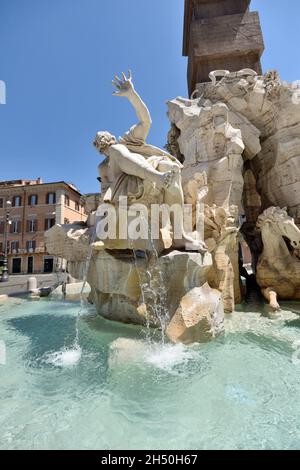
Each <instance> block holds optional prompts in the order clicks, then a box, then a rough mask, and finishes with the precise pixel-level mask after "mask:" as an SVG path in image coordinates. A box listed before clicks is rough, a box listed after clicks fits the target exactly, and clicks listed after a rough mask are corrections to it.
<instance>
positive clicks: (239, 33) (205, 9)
mask: <svg viewBox="0 0 300 470" xmlns="http://www.w3.org/2000/svg"><path fill="white" fill-rule="evenodd" d="M250 2H251V0H185V19H184V35H183V55H184V56H188V87H189V92H190V94H191V93H192V92H193V91H194V90H195V88H196V85H197V83H203V82H207V81H209V78H208V75H209V73H210V72H211V71H212V70H220V69H221V70H229V71H230V72H235V71H238V70H241V69H243V68H251V69H253V70H255V71H257V72H258V73H261V63H260V58H261V55H262V53H263V51H264V41H263V35H262V31H261V26H260V20H259V15H258V13H257V12H250V11H249V4H250Z"/></svg>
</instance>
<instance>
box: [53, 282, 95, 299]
mask: <svg viewBox="0 0 300 470" xmlns="http://www.w3.org/2000/svg"><path fill="white" fill-rule="evenodd" d="M90 292H91V288H90V286H89V285H88V284H85V286H84V285H83V282H73V283H72V284H66V286H65V291H64V289H63V287H62V286H61V285H60V286H58V287H57V288H56V289H54V290H53V291H52V292H51V294H50V297H51V298H52V299H58V300H61V299H62V298H63V299H64V300H66V301H68V302H78V301H80V300H81V299H82V298H87V297H88V296H89V294H90Z"/></svg>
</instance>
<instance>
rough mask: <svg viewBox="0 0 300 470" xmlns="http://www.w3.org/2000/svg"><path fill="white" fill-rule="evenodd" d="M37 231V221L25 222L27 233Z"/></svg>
mask: <svg viewBox="0 0 300 470" xmlns="http://www.w3.org/2000/svg"><path fill="white" fill-rule="evenodd" d="M36 231H37V220H36V219H29V220H27V232H36Z"/></svg>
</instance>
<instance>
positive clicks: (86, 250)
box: [46, 69, 300, 344]
mask: <svg viewBox="0 0 300 470" xmlns="http://www.w3.org/2000/svg"><path fill="white" fill-rule="evenodd" d="M209 77H210V82H209V83H204V84H199V85H197V89H196V92H195V93H193V97H192V99H186V98H181V97H178V98H176V99H174V100H172V101H170V102H169V103H168V115H169V118H170V121H171V129H170V132H169V135H168V144H167V146H166V149H167V150H162V149H158V148H156V147H154V146H152V145H149V144H147V143H146V138H147V135H148V132H149V130H150V126H151V117H150V113H149V111H148V109H147V107H146V105H145V104H144V102H143V101H142V99H141V98H140V96H139V95H138V93H137V91H136V90H135V88H134V85H133V81H132V76H131V72H130V73H129V76H128V77H127V76H126V75H125V74H123V77H122V79H119V78H118V77H116V78H115V80H114V82H113V84H114V86H115V88H116V91H115V92H114V95H115V96H121V97H126V98H127V99H128V100H129V101H130V103H131V104H132V105H133V107H134V108H135V110H136V113H137V117H138V121H139V122H138V124H136V125H135V126H133V127H132V128H131V129H130V130H129V131H128V132H127V133H126V134H125V135H124V137H123V138H120V139H119V141H117V139H116V138H115V137H114V136H113V135H112V134H110V133H109V132H98V133H97V135H96V137H95V140H94V145H95V147H96V149H97V150H98V151H99V152H100V153H102V154H103V155H104V156H105V159H104V161H103V162H102V163H101V164H100V165H99V173H100V178H101V182H102V194H101V195H94V196H87V197H86V199H85V204H86V209H87V212H88V214H89V216H88V221H87V223H86V225H85V226H83V225H82V224H79V225H76V224H75V225H72V226H68V225H65V226H59V225H57V226H55V227H53V228H52V229H51V230H50V231H48V233H47V235H46V236H47V248H48V251H49V253H51V254H54V255H56V256H59V257H61V258H65V259H66V260H67V261H68V268H69V271H70V273H71V274H72V276H74V277H75V278H76V279H83V278H84V277H85V274H86V279H87V281H88V283H89V284H90V286H91V293H90V296H89V301H90V302H91V303H92V304H94V305H95V306H96V308H97V310H98V312H99V314H100V315H102V316H103V317H105V318H107V319H110V320H114V321H120V322H123V323H133V324H140V325H147V326H150V327H152V326H153V327H158V328H159V329H161V330H162V332H163V335H164V334H165V333H166V335H167V336H168V338H169V339H170V340H172V341H174V342H183V343H186V344H190V343H194V342H205V341H209V340H211V339H213V338H215V337H217V336H219V335H220V334H222V333H223V332H224V312H225V315H226V314H227V313H232V312H233V311H234V310H235V306H236V305H237V304H240V303H241V301H242V299H243V296H244V295H245V289H244V288H243V286H242V283H241V275H243V276H244V277H245V278H246V279H247V280H249V279H251V276H252V277H254V276H255V277H256V282H257V285H258V286H259V288H260V289H261V293H262V294H263V296H264V298H265V299H266V300H267V301H268V302H269V304H270V310H271V311H278V310H280V299H282V300H299V297H300V295H299V289H298V285H299V282H300V281H298V279H299V269H300V258H299V249H300V230H299V228H298V227H297V221H299V219H298V218H299V205H300V200H298V199H299V194H300V192H299V184H300V178H299V168H298V166H297V164H298V158H299V157H298V154H299V148H300V144H299V137H298V135H299V130H300V104H299V93H298V88H297V87H295V86H293V85H289V84H287V83H284V82H282V81H281V80H280V78H279V76H278V74H277V73H276V72H269V73H267V74H266V75H258V73H257V72H255V71H253V70H251V69H242V70H240V71H238V72H234V73H230V72H229V71H226V70H219V71H215V72H211V73H210V76H209ZM246 243H247V244H248V246H249V248H250V250H251V253H252V273H253V274H252V275H250V274H249V273H248V272H247V271H246V269H245V268H244V267H243V261H242V260H241V245H243V244H244V245H246ZM87 258H88V260H89V261H90V262H89V265H88V269H87V271H86V264H87V263H86V260H87Z"/></svg>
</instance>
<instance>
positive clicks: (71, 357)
mask: <svg viewBox="0 0 300 470" xmlns="http://www.w3.org/2000/svg"><path fill="white" fill-rule="evenodd" d="M81 354H82V350H81V347H80V346H79V345H77V346H76V347H74V348H72V349H66V348H64V349H62V350H61V351H57V352H54V353H50V354H47V356H46V357H45V359H44V362H45V363H46V364H51V365H54V366H56V367H74V366H75V365H76V364H77V363H78V362H79V361H80V358H81Z"/></svg>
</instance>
